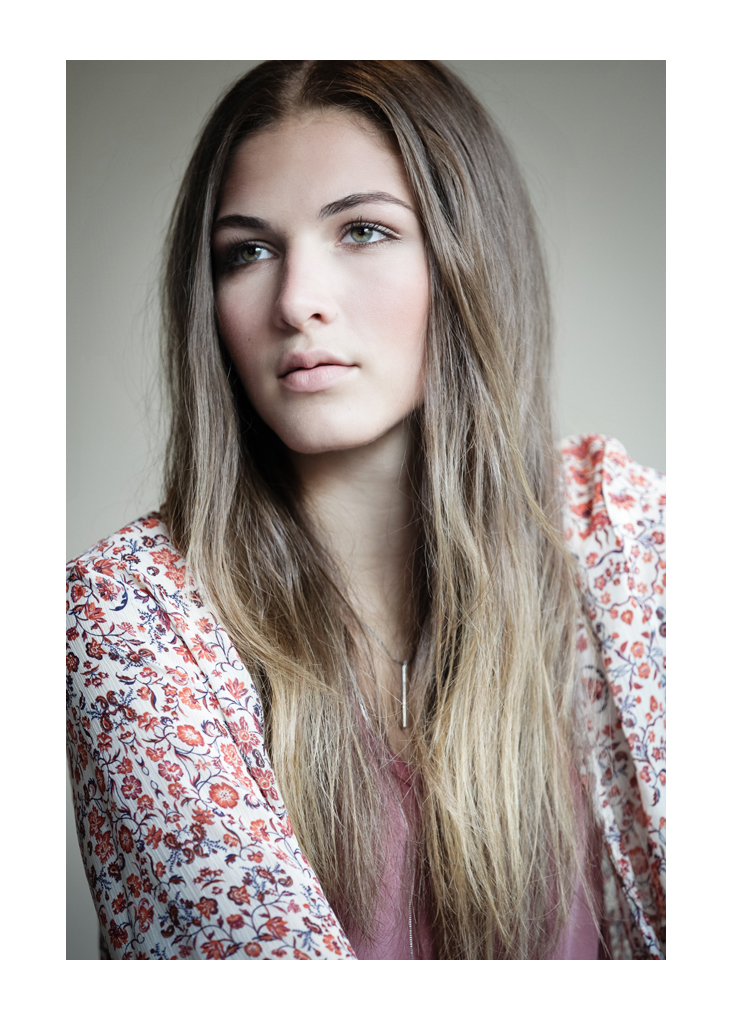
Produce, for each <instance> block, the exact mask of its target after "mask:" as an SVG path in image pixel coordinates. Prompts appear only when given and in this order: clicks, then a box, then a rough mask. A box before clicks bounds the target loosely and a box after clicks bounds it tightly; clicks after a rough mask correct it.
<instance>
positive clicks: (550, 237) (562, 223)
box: [66, 61, 665, 960]
mask: <svg viewBox="0 0 731 1025" xmlns="http://www.w3.org/2000/svg"><path fill="white" fill-rule="evenodd" d="M257 63H258V61H69V62H68V94H67V95H68V254H67V259H68V383H67V399H68V434H67V437H68V500H67V523H68V534H67V544H68V550H67V556H68V558H72V557H74V556H76V555H79V554H81V552H83V551H85V550H86V549H87V548H89V547H91V546H92V545H93V544H95V542H97V541H98V540H100V539H101V538H103V537H105V536H106V535H107V534H110V533H112V532H113V531H115V530H117V529H118V528H119V527H121V526H122V525H123V524H124V523H126V522H128V521H129V520H131V519H134V518H135V517H137V516H139V515H142V514H143V513H147V512H150V511H152V510H154V509H156V508H157V507H158V504H159V501H160V457H161V453H162V443H163V440H164V423H165V419H164V409H163V404H162V400H161V390H160V385H159V377H158V370H159V362H158V351H159V318H158V304H157V276H158V273H159V267H160V254H161V248H162V242H163V237H164V233H165V229H166V225H167V221H168V218H169V216H170V212H171V209H172V205H173V202H174V199H175V195H176V192H177V189H178V186H179V183H180V179H181V177H182V174H183V172H184V170H185V166H186V164H187V161H188V159H189V157H190V155H191V153H192V149H193V144H194V140H195V138H196V136H197V133H198V131H199V130H200V127H201V125H202V122H203V120H204V118H205V116H206V114H207V112H208V111H209V110H210V108H211V107H212V106H213V104H214V103H215V101H216V99H217V98H218V97H219V95H220V94H221V93H222V92H223V91H224V90H225V89H226V87H227V86H228V85H229V84H230V83H231V82H233V81H234V80H235V79H236V78H238V77H239V76H241V75H242V74H244V73H245V72H246V71H247V70H248V69H249V68H251V67H252V66H253V65H254V64H257ZM445 63H447V64H448V65H450V66H451V67H452V68H453V70H455V71H456V72H457V73H458V74H459V75H461V76H462V77H463V78H464V80H465V81H466V82H467V84H468V85H469V86H470V88H471V89H472V90H473V91H474V92H475V93H476V95H477V96H478V97H479V98H480V99H481V100H482V102H483V103H484V105H485V106H486V107H487V108H488V110H490V112H491V113H492V114H493V116H494V117H495V118H496V120H497V122H498V124H499V126H500V127H501V128H502V129H503V130H504V132H505V134H506V136H507V138H508V140H509V142H510V143H511V144H512V147H513V150H514V152H515V154H516V156H517V158H518V161H519V163H520V165H521V167H522V170H523V172H524V175H525V178H526V181H527V183H528V188H529V190H530V194H531V197H532V200H533V203H534V206H535V209H536V212H537V215H538V221H539V226H540V230H541V234H542V237H543V243H544V248H545V252H546V256H547V262H548V269H549V274H550V283H551V290H552V297H553V314H554V327H555V340H556V354H557V358H556V384H555V394H556V408H557V412H558V423H559V427H560V431H561V434H562V436H565V435H568V434H577V433H580V434H586V433H601V434H610V435H613V436H614V437H616V438H618V439H619V440H620V441H621V442H622V444H623V445H624V446H625V448H626V449H627V451H628V452H629V454H630V455H631V456H632V457H633V458H634V459H636V460H637V461H638V462H640V463H643V464H644V465H647V466H653V467H655V468H657V469H664V468H665V355H664V331H665V325H664V314H665V292H664V255H665V235H664V216H665V166H664V157H665V62H664V61H446V62H445ZM67 800H68V810H67V955H66V956H67V958H68V959H72V960H86V959H93V958H96V956H97V949H96V917H95V914H94V909H93V905H92V901H91V896H90V894H89V891H88V887H87V883H86V879H85V877H84V872H83V868H82V864H81V859H80V857H79V851H78V844H77V840H76V833H75V829H74V824H73V811H72V809H71V798H70V789H68V796H67Z"/></svg>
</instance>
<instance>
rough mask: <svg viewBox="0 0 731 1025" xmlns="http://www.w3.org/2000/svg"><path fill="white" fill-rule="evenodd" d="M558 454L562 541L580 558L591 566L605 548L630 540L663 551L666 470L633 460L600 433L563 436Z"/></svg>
mask: <svg viewBox="0 0 731 1025" xmlns="http://www.w3.org/2000/svg"><path fill="white" fill-rule="evenodd" d="M561 456H562V466H563V477H564V484H565V495H566V505H565V512H564V526H565V532H566V540H567V542H568V544H569V547H570V548H571V550H572V551H573V552H574V554H575V555H576V556H577V558H578V559H579V561H580V562H586V563H587V564H588V565H592V562H593V561H596V557H598V556H599V554H600V553H601V551H602V550H604V549H606V548H607V547H617V548H620V549H623V548H624V547H625V546H626V545H627V544H629V545H630V546H631V545H632V543H633V542H640V543H641V544H642V545H643V546H644V547H646V548H647V547H648V546H650V547H652V548H653V549H654V550H656V551H659V550H661V549H662V550H663V551H664V546H665V474H664V473H661V472H660V471H658V470H653V469H650V468H649V467H647V466H641V465H640V464H639V463H636V462H635V461H634V460H633V459H631V458H630V456H629V455H628V454H627V452H626V450H625V449H624V447H623V446H622V445H621V444H620V442H618V441H617V440H616V438H611V437H608V436H605V435H601V434H588V435H583V436H579V435H574V436H572V437H569V438H566V439H564V441H563V442H562V443H561ZM592 555H594V557H595V558H594V559H592Z"/></svg>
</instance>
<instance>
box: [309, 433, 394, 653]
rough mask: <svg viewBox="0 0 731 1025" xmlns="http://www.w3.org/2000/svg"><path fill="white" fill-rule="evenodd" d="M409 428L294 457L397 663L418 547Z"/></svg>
mask: <svg viewBox="0 0 731 1025" xmlns="http://www.w3.org/2000/svg"><path fill="white" fill-rule="evenodd" d="M409 442H410V435H409V430H408V427H407V426H406V424H405V423H401V424H398V425H397V426H396V427H394V428H392V430H391V431H389V432H388V433H387V434H385V435H383V436H382V437H381V438H378V439H377V440H376V441H374V442H371V443H370V444H368V445H363V446H359V447H358V448H355V449H346V450H340V451H334V452H322V453H316V454H302V453H292V460H293V462H294V466H295V470H296V472H297V475H298V477H299V481H300V486H301V488H302V493H303V497H304V501H305V505H306V507H307V509H308V511H309V512H310V515H311V516H312V517H313V519H314V521H315V523H316V525H317V526H318V527H319V529H320V531H321V534H322V537H323V539H324V541H325V544H326V546H327V548H328V549H329V551H330V552H331V554H332V555H333V557H334V558H335V560H336V562H337V563H338V565H339V567H340V568H341V571H342V573H343V576H344V578H345V581H346V583H347V585H348V588H349V590H350V598H351V601H352V603H353V606H354V608H355V611H356V613H357V614H358V615H359V616H360V617H361V619H362V620H363V621H364V622H365V623H367V624H368V625H369V626H370V627H371V628H372V629H373V630H375V631H376V633H377V634H378V635H379V636H380V637H381V638H382V640H383V642H384V643H385V644H386V645H387V646H388V648H389V650H390V651H391V652H393V654H394V656H396V657H405V654H404V653H405V651H406V648H407V646H408V634H409V608H410V587H409V581H408V579H407V578H408V570H409V559H410V555H411V551H412V546H413V541H414V525H413V519H414V517H413V498H412V493H411V488H410V484H409V479H408V472H407V461H408V457H409Z"/></svg>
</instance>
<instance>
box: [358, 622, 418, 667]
mask: <svg viewBox="0 0 731 1025" xmlns="http://www.w3.org/2000/svg"><path fill="white" fill-rule="evenodd" d="M358 622H359V623H360V625H361V626H363V627H365V629H366V630H367V631H368V633H369V634H371V635H372V636H373V637H375V638H376V640H377V641H378V643H379V644H380V645H381V647H382V648H383V650H384V651H385V652H386V654H387V655H388V657H389V658H390V659H391V661H392V662H395V663H396V665H397V666H402V665H403V664H404V662H408V659H406V658H394V657H393V655H392V654H391V652H390V651H389V650H388V648H387V647H386V645H385V644H384V643H383V641H382V640H381V638H380V637H379V636H378V634H377V633H376V631H375V630H372V629H371V628H370V627H369V626H368V624H367V623H366V622H364V621H363V620H362V619H359V620H358Z"/></svg>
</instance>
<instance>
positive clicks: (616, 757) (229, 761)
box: [66, 435, 665, 960]
mask: <svg viewBox="0 0 731 1025" xmlns="http://www.w3.org/2000/svg"><path fill="white" fill-rule="evenodd" d="M563 458H564V470H565V479H566V489H567V504H566V519H565V523H566V538H567V541H568V544H569V546H570V548H571V550H572V552H573V554H574V556H575V559H576V572H577V574H578V577H579V579H580V582H581V587H582V590H583V594H584V596H585V602H584V604H585V613H586V624H588V627H587V625H586V624H585V623H584V622H582V623H581V624H580V625H579V630H578V642H577V643H578V652H579V656H580V659H581V675H582V683H583V687H584V690H585V693H586V696H587V706H586V712H587V714H586V729H587V730H588V734H589V738H590V741H591V752H592V753H591V756H590V758H589V760H588V763H587V764H586V765H585V768H584V773H583V779H582V782H583V785H584V786H586V787H587V788H589V791H590V793H591V794H592V796H593V801H594V806H595V810H596V814H597V816H598V818H599V820H600V822H601V824H602V828H603V834H604V854H603V866H602V873H603V889H604V932H605V938H606V941H607V944H608V948H609V956H610V957H612V958H618V959H627V958H629V959H645V958H647V959H664V956H665V953H664V950H665V926H664V923H665V902H664V892H665V808H664V804H665V661H664V647H665V608H664V605H665V600H664V595H665V561H664V545H665V495H664V478H663V475H662V474H659V473H657V472H655V471H654V470H649V469H646V468H644V467H641V466H638V465H637V464H636V463H634V462H632V460H631V459H630V458H629V457H628V455H627V453H626V452H625V451H624V449H623V448H622V446H621V445H620V444H619V443H618V442H617V441H615V440H614V439H612V438H605V437H602V436H599V435H591V436H587V437H573V438H569V439H567V440H566V441H565V442H564V443H563ZM68 617H69V623H68V630H67V638H68V652H67V656H66V665H67V670H68V677H67V680H68V683H67V709H68V737H67V740H68V760H69V769H70V774H71V784H72V789H73V796H74V808H75V815H76V827H77V831H78V838H79V845H80V848H81V854H82V857H83V860H84V865H85V869H86V875H87V879H88V882H89V886H90V888H91V893H92V896H93V899H94V903H95V906H96V910H97V914H98V917H99V923H100V928H101V933H102V936H103V938H104V941H105V945H106V947H107V949H108V951H109V957H111V958H113V959H121V960H131V959H134V960H180V959H208V960H211V959H213V960H225V959H231V958H234V959H235V958H259V959H264V960H266V959H270V960H271V959H274V958H289V959H291V958H297V959H300V960H315V959H318V958H328V959H347V958H354V957H355V954H354V952H353V949H352V947H351V945H350V943H349V941H348V937H347V936H346V935H345V933H344V932H343V929H342V928H341V926H340V923H339V922H338V920H337V918H336V917H335V915H334V913H333V911H332V909H331V908H330V906H329V904H328V902H327V899H326V898H325V896H324V894H323V891H322V889H321V887H320V884H319V882H318V880H317V878H316V877H315V875H314V873H313V871H312V869H311V868H310V866H309V864H308V862H307V859H306V858H305V856H304V854H303V853H302V851H301V850H300V848H299V846H298V843H297V838H296V836H295V835H294V833H293V831H292V826H291V824H290V821H289V817H288V815H287V810H286V808H285V806H284V803H283V801H282V798H281V795H280V793H279V789H278V784H277V780H276V777H275V775H274V772H273V771H272V766H271V764H270V761H269V757H268V755H267V751H266V749H265V747H264V740H263V733H262V709H261V704H260V702H259V698H258V696H257V692H256V690H255V688H254V686H253V684H252V681H251V679H250V677H249V674H248V673H247V671H246V668H245V667H244V663H243V662H242V660H241V658H240V657H239V654H238V653H237V652H236V651H235V650H234V647H233V645H232V643H231V640H230V639H229V637H228V636H227V634H226V631H225V630H224V628H223V627H222V626H221V624H220V623H218V622H217V621H216V618H215V616H214V615H213V614H212V612H211V611H210V609H208V608H207V607H206V605H205V603H204V602H203V600H202V599H201V597H200V595H199V593H198V592H197V590H196V585H195V582H194V581H193V580H192V579H191V578H190V576H189V574H188V572H187V570H186V567H185V564H184V562H183V560H182V558H181V556H180V555H179V553H178V552H177V551H175V549H174V548H173V546H172V544H171V542H170V539H169V537H168V534H167V532H166V529H165V525H164V523H162V522H161V520H160V519H159V518H158V516H156V515H151V516H148V517H146V518H144V519H139V520H137V521H135V522H134V523H132V524H130V525H129V526H127V527H123V528H122V530H120V531H119V532H118V533H116V534H114V535H112V536H111V537H109V538H107V539H106V540H104V541H101V542H100V543H99V544H98V545H96V546H95V547H94V548H92V549H90V550H89V551H88V552H86V553H85V554H84V555H82V556H80V557H79V558H78V559H75V560H73V561H72V562H71V563H69V566H68Z"/></svg>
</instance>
